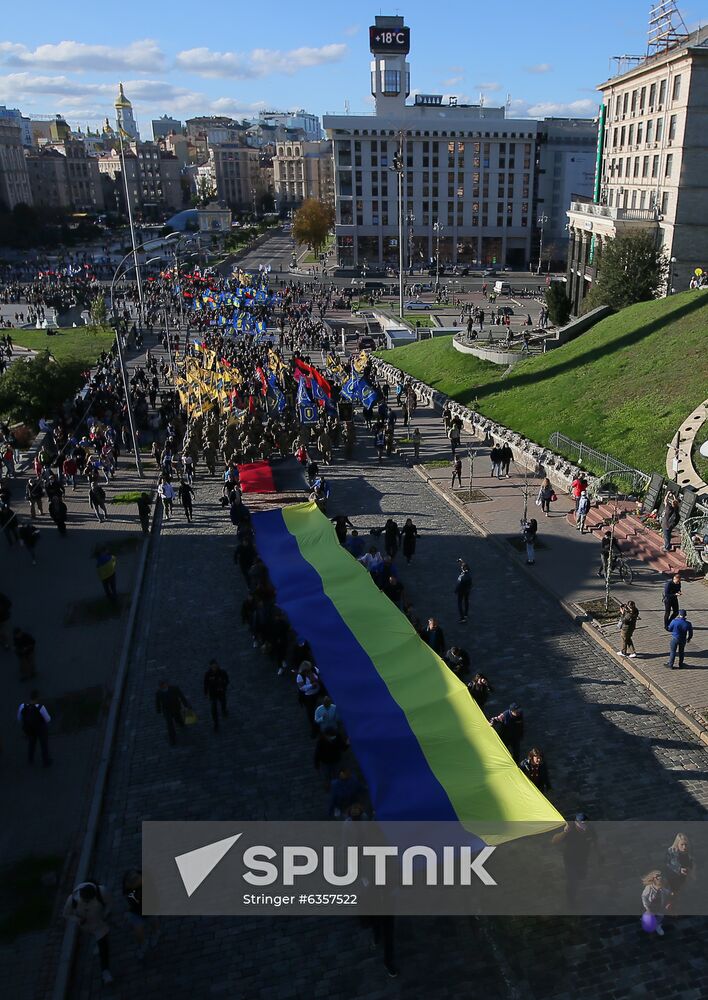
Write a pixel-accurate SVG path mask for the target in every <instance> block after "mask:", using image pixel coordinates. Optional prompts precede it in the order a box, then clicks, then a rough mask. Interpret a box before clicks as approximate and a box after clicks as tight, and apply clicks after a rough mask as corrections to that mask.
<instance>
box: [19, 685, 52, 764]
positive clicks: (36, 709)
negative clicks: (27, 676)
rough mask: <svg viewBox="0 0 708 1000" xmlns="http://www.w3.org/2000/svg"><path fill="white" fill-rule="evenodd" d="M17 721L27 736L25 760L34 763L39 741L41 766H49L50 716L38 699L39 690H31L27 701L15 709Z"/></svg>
mask: <svg viewBox="0 0 708 1000" xmlns="http://www.w3.org/2000/svg"><path fill="white" fill-rule="evenodd" d="M17 721H18V722H19V723H20V725H21V726H22V732H23V733H24V734H25V736H26V738H27V760H28V761H29V763H30V764H34V754H35V751H36V749H37V744H38V743H39V748H40V750H41V753H42V766H43V767H49V766H50V764H51V763H52V761H51V758H50V756H49V723H50V722H51V721H52V717H51V715H50V714H49V712H48V711H47V709H46V708H45V706H44V705H43V704H42V702H41V701H40V700H39V691H31V692H30V696H29V698H28V699H27V701H23V702H22V703H21V704H20V707H19V708H18V709H17Z"/></svg>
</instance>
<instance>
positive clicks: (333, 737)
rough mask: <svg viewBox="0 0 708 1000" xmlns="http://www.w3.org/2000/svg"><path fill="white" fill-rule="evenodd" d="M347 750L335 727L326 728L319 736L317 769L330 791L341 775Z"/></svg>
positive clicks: (316, 748) (316, 754)
mask: <svg viewBox="0 0 708 1000" xmlns="http://www.w3.org/2000/svg"><path fill="white" fill-rule="evenodd" d="M345 749H346V743H345V742H344V740H343V739H342V737H341V736H340V735H339V733H338V732H337V729H336V727H334V726H325V727H324V728H323V729H322V732H320V733H319V734H318V737H317V743H316V744H315V769H316V770H317V771H319V772H320V774H321V775H322V776H323V778H324V781H325V785H326V786H327V789H328V790H329V788H330V786H331V784H332V781H333V779H334V778H336V776H337V774H338V773H339V764H340V761H341V759H342V755H343V753H344V751H345Z"/></svg>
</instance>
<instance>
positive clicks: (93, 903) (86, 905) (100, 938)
mask: <svg viewBox="0 0 708 1000" xmlns="http://www.w3.org/2000/svg"><path fill="white" fill-rule="evenodd" d="M110 912H111V897H110V894H109V893H108V890H107V889H106V887H105V886H104V885H100V884H99V883H98V882H81V883H80V884H79V885H77V886H76V888H75V889H74V891H73V892H72V893H71V895H70V896H69V898H68V899H67V901H66V903H65V904H64V919H65V920H72V921H74V922H75V923H76V924H78V926H79V927H80V928H81V930H82V931H83V932H84V933H85V934H90V935H91V936H92V937H93V939H94V941H95V942H96V947H97V948H98V957H99V961H100V963H101V979H102V980H103V982H104V983H105V984H106V985H108V984H109V983H112V982H113V976H112V975H111V970H110V957H111V956H110V946H109V933H110V926H109V924H108V917H109V916H110Z"/></svg>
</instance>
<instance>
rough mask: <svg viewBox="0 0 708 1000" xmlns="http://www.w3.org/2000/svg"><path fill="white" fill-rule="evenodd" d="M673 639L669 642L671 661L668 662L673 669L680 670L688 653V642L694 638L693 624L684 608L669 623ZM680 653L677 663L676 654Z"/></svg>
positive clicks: (668, 665)
mask: <svg viewBox="0 0 708 1000" xmlns="http://www.w3.org/2000/svg"><path fill="white" fill-rule="evenodd" d="M669 632H670V633H671V640H670V643H669V662H668V663H667V664H666V666H667V667H670V668H671V669H672V670H679V669H680V668H681V667H682V666H683V658H684V655H685V653H686V644H687V643H689V642H690V641H691V639H692V638H693V625H692V624H691V622H690V621H689V620H688V618H687V612H686V611H684V610H683V608H682V609H681V610H680V611H679V613H678V615H677V616H676V618H673V619H672V620H671V622H670V623H669ZM677 653H678V665H676V654H677Z"/></svg>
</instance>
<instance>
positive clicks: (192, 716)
mask: <svg viewBox="0 0 708 1000" xmlns="http://www.w3.org/2000/svg"><path fill="white" fill-rule="evenodd" d="M183 718H184V724H185V726H193V725H194V724H195V722H196V721H197V713H196V712H195V711H194V709H193V708H185V710H184V716H183Z"/></svg>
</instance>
